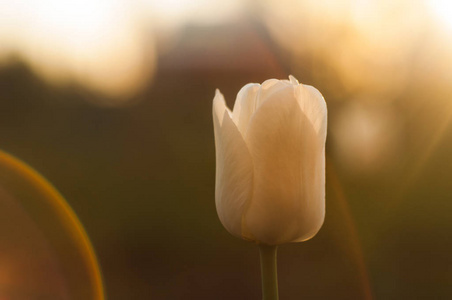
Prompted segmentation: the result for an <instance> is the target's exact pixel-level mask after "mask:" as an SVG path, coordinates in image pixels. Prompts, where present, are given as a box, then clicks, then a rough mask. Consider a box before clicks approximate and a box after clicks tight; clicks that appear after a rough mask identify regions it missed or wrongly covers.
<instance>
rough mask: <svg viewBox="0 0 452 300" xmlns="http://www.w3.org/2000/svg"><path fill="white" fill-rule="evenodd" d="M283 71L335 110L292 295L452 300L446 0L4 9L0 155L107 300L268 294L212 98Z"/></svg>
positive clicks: (79, 3) (285, 270) (171, 1)
mask: <svg viewBox="0 0 452 300" xmlns="http://www.w3.org/2000/svg"><path fill="white" fill-rule="evenodd" d="M289 74H292V75H294V76H295V77H296V78H297V79H298V80H299V81H300V82H302V83H305V84H310V85H313V86H315V87H317V88H318V89H319V90H320V91H321V92H322V93H323V95H324V97H325V99H326V102H327V105H328V110H329V112H328V113H329V128H328V138H327V183H326V188H327V191H326V205H327V206H326V207H327V212H326V218H325V223H324V225H323V227H322V229H321V230H320V232H319V233H318V234H317V236H315V237H314V238H313V239H312V240H310V241H308V242H305V243H299V244H289V245H283V246H281V247H280V248H279V257H278V259H279V262H278V264H279V282H280V283H279V286H280V298H281V299H451V298H452V256H451V253H452V219H451V212H452V185H451V183H450V182H451V180H452V156H451V153H452V128H451V125H450V121H451V118H452V4H451V2H450V1H447V0H431V1H429V0H418V1H408V0H399V1H390V0H380V1H377V0H339V1H328V0H306V1H301V0H300V1H295V0H278V1H276V0H266V1H251V0H250V1H241V0H228V1H221V0H209V1H208V0H198V1H190V0H166V1H160V0H133V1H130V0H129V1H126V0H99V1H88V0H59V1H56V0H40V1H11V0H9V1H8V0H1V1H0V148H1V149H3V150H5V151H6V152H9V153H11V154H13V155H15V156H16V157H18V158H20V159H22V160H23V161H25V162H26V163H28V164H29V165H31V166H32V167H34V168H35V169H37V170H38V171H39V172H40V173H41V174H43V175H44V176H45V177H46V178H47V179H48V180H49V181H50V182H51V183H52V184H53V185H54V186H55V187H56V188H57V189H58V190H59V191H60V192H61V193H62V194H63V195H64V197H65V198H66V199H67V202H68V203H69V205H70V206H71V207H72V208H73V210H74V212H75V213H76V215H77V216H78V219H79V220H80V222H81V223H82V224H83V226H84V228H85V230H86V232H87V234H88V235H89V237H90V239H91V242H92V244H93V247H94V250H95V252H96V254H97V258H98V261H99V264H100V267H101V272H102V276H103V282H104V288H105V292H106V295H107V298H108V299H112V300H113V299H259V298H260V297H261V291H260V288H261V286H260V270H259V256H258V249H257V247H256V246H255V245H254V244H251V243H248V242H245V241H242V240H239V239H236V238H234V237H233V236H231V235H230V234H229V233H227V231H226V230H225V229H224V228H223V227H222V225H221V223H220V221H219V220H218V217H217V215H216V210H215V203H214V189H215V187H214V184H215V178H214V176H215V149H214V138H213V124H212V115H211V105H212V99H213V96H214V92H215V89H216V88H219V89H220V90H221V91H222V93H223V94H224V95H225V97H226V99H227V102H228V105H229V106H230V107H232V106H233V103H234V101H235V97H236V94H237V92H238V91H239V89H240V88H241V87H242V86H243V85H245V84H246V83H249V82H258V83H260V82H262V81H264V80H266V79H268V78H278V79H283V78H287V76H288V75H289ZM29 213H30V214H33V211H30V212H29ZM17 222H20V220H18V221H17ZM19 225H20V224H19ZM55 225H57V224H55ZM36 226H37V227H39V224H37V225H36ZM7 242H8V240H6V242H5V241H4V243H7ZM0 250H1V248H0ZM0 255H1V252H0ZM13 267H14V266H13ZM1 268H3V269H2V270H1V271H2V272H0V275H2V274H3V275H2V276H0V288H3V289H5V286H6V284H7V282H8V281H7V280H6V279H8V270H7V269H6V267H5V265H0V269H1ZM38 273H39V272H38ZM5 274H6V275H5ZM5 278H6V279H5ZM2 285H3V287H2ZM1 291H2V289H0V296H2V294H1ZM7 299H25V298H13V297H11V298H7ZM27 299H29V298H27ZM30 299H35V298H30Z"/></svg>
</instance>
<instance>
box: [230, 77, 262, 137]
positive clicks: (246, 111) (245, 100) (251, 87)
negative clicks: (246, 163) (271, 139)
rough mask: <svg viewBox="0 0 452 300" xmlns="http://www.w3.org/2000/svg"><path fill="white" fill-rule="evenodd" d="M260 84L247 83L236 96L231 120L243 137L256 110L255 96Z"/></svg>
mask: <svg viewBox="0 0 452 300" xmlns="http://www.w3.org/2000/svg"><path fill="white" fill-rule="evenodd" d="M259 87H260V84H258V83H249V84H247V85H245V86H244V87H243V88H242V89H241V90H240V91H239V93H238V94H237V99H236V100H235V104H234V109H233V110H232V120H234V123H235V125H237V128H238V129H239V131H240V133H241V134H242V136H243V137H244V136H245V134H246V129H247V128H248V123H249V121H250V119H251V116H252V115H253V114H254V111H255V110H256V98H257V97H256V95H257V92H258V91H259Z"/></svg>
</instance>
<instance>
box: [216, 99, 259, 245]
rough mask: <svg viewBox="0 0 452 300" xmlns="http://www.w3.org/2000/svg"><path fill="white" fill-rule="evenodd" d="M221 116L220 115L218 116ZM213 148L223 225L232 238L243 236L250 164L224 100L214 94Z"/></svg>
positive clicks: (217, 199) (217, 202)
mask: <svg viewBox="0 0 452 300" xmlns="http://www.w3.org/2000/svg"><path fill="white" fill-rule="evenodd" d="M221 113H222V115H221ZM213 122H214V131H215V148H216V182H215V204H216V208H217V213H218V217H219V218H220V221H221V223H222V224H223V226H224V227H225V228H226V229H227V230H228V231H229V232H230V233H231V234H233V235H235V236H237V237H240V238H248V239H249V238H250V237H249V236H246V235H245V234H243V233H242V217H243V213H244V210H245V207H246V206H247V203H248V202H249V200H250V199H251V197H252V187H253V163H252V159H251V156H250V153H249V151H248V148H247V146H246V143H245V141H244V139H243V137H242V135H241V134H240V132H239V130H238V128H237V126H236V125H235V124H234V122H233V120H232V118H231V116H230V111H229V109H228V108H227V107H226V104H225V101H224V97H223V95H221V93H220V92H217V93H216V95H215V98H214V100H213Z"/></svg>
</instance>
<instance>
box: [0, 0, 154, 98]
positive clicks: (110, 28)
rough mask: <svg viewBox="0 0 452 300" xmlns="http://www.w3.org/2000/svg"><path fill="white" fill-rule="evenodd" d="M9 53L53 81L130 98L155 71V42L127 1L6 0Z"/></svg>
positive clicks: (0, 34)
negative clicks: (15, 1) (8, 0)
mask: <svg viewBox="0 0 452 300" xmlns="http://www.w3.org/2000/svg"><path fill="white" fill-rule="evenodd" d="M0 20H1V21H0V27H1V29H0V38H1V39H2V41H4V42H3V44H4V45H2V46H3V48H6V51H5V49H3V51H1V52H3V54H4V53H5V52H6V53H8V50H9V52H12V53H17V54H18V55H19V56H20V57H21V58H22V59H24V60H25V61H26V62H28V63H29V65H30V66H31V67H32V69H33V70H34V71H35V72H36V73H37V74H38V75H41V76H43V77H44V78H46V79H48V80H49V81H51V82H53V83H57V84H58V83H65V82H67V81H69V80H72V81H75V82H78V83H79V84H81V85H82V86H85V87H88V88H90V89H92V90H94V91H98V92H101V93H103V94H107V95H109V96H112V97H113V98H122V97H127V96H129V95H130V94H132V93H134V92H136V91H137V90H138V89H139V88H140V87H141V86H142V85H143V83H144V82H145V81H146V79H148V78H149V76H150V75H152V71H153V64H154V51H153V44H152V42H150V39H149V36H145V33H144V30H142V29H141V28H140V26H139V24H137V22H136V20H135V18H134V14H133V11H132V10H131V9H130V7H129V6H127V5H126V2H124V1H122V0H113V1H108V0H100V1H89V0H64V1H57V0H43V1H39V2H36V1H26V4H14V5H10V4H9V3H8V4H6V3H5V2H0Z"/></svg>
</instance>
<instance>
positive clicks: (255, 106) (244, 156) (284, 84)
mask: <svg viewBox="0 0 452 300" xmlns="http://www.w3.org/2000/svg"><path fill="white" fill-rule="evenodd" d="M289 79H290V81H289V80H276V79H270V80H267V81H265V82H264V83H262V85H260V84H256V83H250V84H247V85H245V86H244V87H243V88H242V89H241V90H240V92H239V93H238V95H237V99H236V102H235V105H234V109H233V111H232V112H231V110H230V109H229V108H228V107H227V106H226V104H225V100H224V97H223V95H222V94H221V93H220V92H219V91H218V90H217V91H216V95H215V98H214V100H213V123H214V130H215V148H216V184H215V200H216V201H215V202H216V208H217V213H218V216H219V218H220V221H221V223H222V224H223V226H224V227H225V228H226V229H227V230H228V231H229V232H230V233H231V234H233V235H235V236H237V237H240V238H243V239H246V240H251V241H255V242H257V243H259V244H266V245H279V244H283V243H289V242H301V241H305V240H308V239H310V238H312V237H313V236H314V235H315V234H316V233H317V232H318V231H319V229H320V227H321V226H322V224H323V220H324V217H325V141H326V131H327V108H326V103H325V100H324V99H323V96H322V94H320V92H319V91H318V90H317V89H315V88H314V87H312V86H309V85H303V84H300V83H298V81H297V80H296V79H295V78H294V77H293V76H289Z"/></svg>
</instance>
